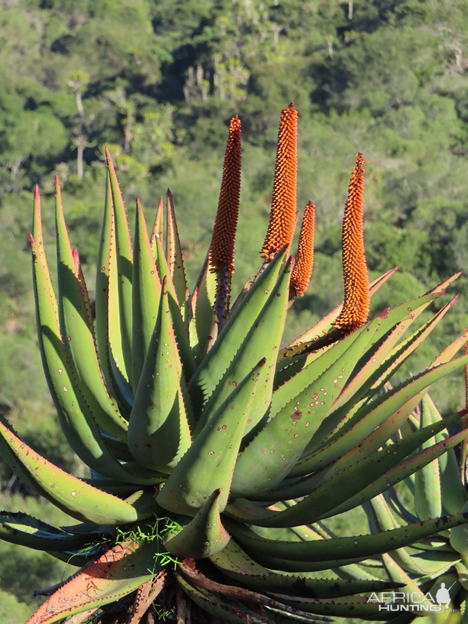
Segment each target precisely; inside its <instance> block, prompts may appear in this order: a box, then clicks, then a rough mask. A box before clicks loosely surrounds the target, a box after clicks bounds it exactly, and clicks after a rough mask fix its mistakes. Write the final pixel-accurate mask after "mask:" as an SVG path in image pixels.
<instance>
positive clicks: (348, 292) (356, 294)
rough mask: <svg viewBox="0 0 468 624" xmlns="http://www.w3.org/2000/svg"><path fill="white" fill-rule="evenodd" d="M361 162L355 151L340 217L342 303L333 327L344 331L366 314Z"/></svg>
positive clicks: (366, 280)
mask: <svg viewBox="0 0 468 624" xmlns="http://www.w3.org/2000/svg"><path fill="white" fill-rule="evenodd" d="M363 165H364V157H363V155H362V154H361V153H360V152H359V154H358V155H357V159H356V166H355V167H354V169H353V173H352V176H351V180H350V181H349V187H348V199H347V200H346V206H345V211H344V217H343V237H342V247H343V277H344V304H343V309H342V311H341V313H340V315H339V316H338V318H337V319H336V321H335V322H334V323H333V326H334V327H336V328H337V329H340V330H342V331H345V332H346V333H349V332H352V331H354V330H355V329H358V327H361V326H362V325H364V323H365V322H366V321H367V318H368V316H369V306H370V295H369V279H368V276H367V265H366V257H365V253H364V231H363V230H364V226H363V195H364V175H363V174H364V168H363Z"/></svg>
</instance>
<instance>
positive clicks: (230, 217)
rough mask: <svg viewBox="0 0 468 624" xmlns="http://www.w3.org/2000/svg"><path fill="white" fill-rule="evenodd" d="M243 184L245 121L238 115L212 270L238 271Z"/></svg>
mask: <svg viewBox="0 0 468 624" xmlns="http://www.w3.org/2000/svg"><path fill="white" fill-rule="evenodd" d="M240 188H241V121H240V119H239V117H238V116H237V115H236V116H235V117H233V118H232V119H231V121H230V123H229V136H228V141H227V145H226V154H225V156H224V167H223V179H222V182H221V191H220V193H219V202H218V212H217V214H216V221H215V225H214V229H213V236H212V239H211V252H210V270H211V271H212V272H218V271H223V270H224V271H227V272H228V273H233V272H234V245H235V242H236V229H237V219H238V216H239V200H240Z"/></svg>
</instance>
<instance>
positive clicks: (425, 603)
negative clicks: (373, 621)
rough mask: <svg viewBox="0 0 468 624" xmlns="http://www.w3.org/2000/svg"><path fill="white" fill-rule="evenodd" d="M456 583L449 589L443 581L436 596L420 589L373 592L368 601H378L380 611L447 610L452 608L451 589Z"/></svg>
mask: <svg viewBox="0 0 468 624" xmlns="http://www.w3.org/2000/svg"><path fill="white" fill-rule="evenodd" d="M454 585H455V583H453V584H452V585H451V586H450V587H449V588H448V589H447V587H445V583H441V584H440V587H439V589H438V590H437V592H436V594H435V598H434V596H433V595H432V594H431V593H430V592H427V593H425V594H423V593H422V592H420V591H416V592H382V593H381V594H380V595H377V594H376V593H375V592H373V593H372V594H371V595H370V597H369V598H368V600H367V602H368V603H369V602H378V603H379V611H397V612H402V611H406V612H425V611H428V612H434V611H442V610H443V611H447V610H450V590H451V589H452V587H453V586H454ZM452 610H453V609H452Z"/></svg>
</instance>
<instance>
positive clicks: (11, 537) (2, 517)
mask: <svg viewBox="0 0 468 624" xmlns="http://www.w3.org/2000/svg"><path fill="white" fill-rule="evenodd" d="M0 539H2V540H3V541H5V542H10V543H11V544H20V545H21V546H27V547H28V548H34V549H35V550H45V551H50V550H56V551H62V552H63V551H66V550H78V549H81V548H83V547H84V546H85V545H90V544H91V543H92V541H93V537H92V536H91V535H89V534H88V533H86V534H84V535H72V534H70V533H67V532H65V531H62V530H60V529H56V528H55V527H53V526H50V525H49V524H46V523H45V522H42V521H41V520H36V518H33V517H31V516H28V515H27V514H24V513H11V512H8V511H2V512H1V513H0ZM94 539H95V540H96V541H97V540H98V536H97V534H96V535H95V536H94Z"/></svg>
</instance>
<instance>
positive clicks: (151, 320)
mask: <svg viewBox="0 0 468 624" xmlns="http://www.w3.org/2000/svg"><path fill="white" fill-rule="evenodd" d="M134 248H135V249H134V258H133V279H132V282H133V289H132V297H133V310H132V319H133V340H132V343H133V350H132V362H133V363H132V386H133V392H134V394H136V391H137V388H138V383H139V381H140V376H141V372H142V369H143V366H144V363H145V358H146V354H147V352H148V348H149V345H150V341H151V336H152V335H153V332H154V326H155V324H156V317H157V311H158V309H159V301H160V299H161V282H160V281H159V275H158V272H157V270H156V265H155V263H154V259H153V255H152V252H151V247H150V243H149V240H148V232H147V230H146V223H145V217H144V214H143V210H142V208H141V204H140V200H139V199H138V198H137V202H136V216H135V242H134Z"/></svg>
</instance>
